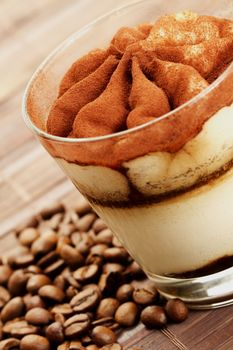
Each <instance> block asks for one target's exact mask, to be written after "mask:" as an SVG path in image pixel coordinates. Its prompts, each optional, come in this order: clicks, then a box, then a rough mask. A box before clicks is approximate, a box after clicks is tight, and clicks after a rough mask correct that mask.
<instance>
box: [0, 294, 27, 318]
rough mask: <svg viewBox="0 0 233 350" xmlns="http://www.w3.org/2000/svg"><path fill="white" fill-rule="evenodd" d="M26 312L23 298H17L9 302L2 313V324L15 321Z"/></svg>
mask: <svg viewBox="0 0 233 350" xmlns="http://www.w3.org/2000/svg"><path fill="white" fill-rule="evenodd" d="M23 312H24V302H23V299H22V298H21V297H15V298H13V299H11V300H10V301H8V303H7V304H6V305H5V306H4V307H3V309H2V311H1V320H2V322H4V323H5V322H7V321H10V320H13V319H14V318H16V317H20V316H21V315H22V314H23Z"/></svg>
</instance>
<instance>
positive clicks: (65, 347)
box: [57, 341, 70, 350]
mask: <svg viewBox="0 0 233 350" xmlns="http://www.w3.org/2000/svg"><path fill="white" fill-rule="evenodd" d="M69 346H70V342H68V341H65V342H64V343H62V344H60V345H58V347H57V350H69Z"/></svg>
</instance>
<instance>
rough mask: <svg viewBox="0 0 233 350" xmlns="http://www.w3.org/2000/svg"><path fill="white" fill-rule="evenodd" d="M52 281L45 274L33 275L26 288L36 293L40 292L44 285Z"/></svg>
mask: <svg viewBox="0 0 233 350" xmlns="http://www.w3.org/2000/svg"><path fill="white" fill-rule="evenodd" d="M50 283H51V280H50V278H49V277H48V276H46V275H43V274H38V275H33V276H31V277H30V278H29V280H28V282H27V287H26V288H27V291H28V292H29V293H32V294H35V293H37V292H38V290H39V289H40V288H41V287H42V286H44V285H46V284H50Z"/></svg>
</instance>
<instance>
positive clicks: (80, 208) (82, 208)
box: [74, 199, 91, 215]
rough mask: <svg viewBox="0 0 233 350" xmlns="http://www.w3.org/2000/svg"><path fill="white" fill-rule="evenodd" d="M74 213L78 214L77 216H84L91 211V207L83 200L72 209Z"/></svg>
mask: <svg viewBox="0 0 233 350" xmlns="http://www.w3.org/2000/svg"><path fill="white" fill-rule="evenodd" d="M74 210H75V212H76V213H78V214H79V215H84V214H86V213H88V212H90V211H91V206H90V204H89V203H88V202H87V201H86V200H84V199H81V200H80V201H79V202H78V203H77V204H76V206H75V208H74Z"/></svg>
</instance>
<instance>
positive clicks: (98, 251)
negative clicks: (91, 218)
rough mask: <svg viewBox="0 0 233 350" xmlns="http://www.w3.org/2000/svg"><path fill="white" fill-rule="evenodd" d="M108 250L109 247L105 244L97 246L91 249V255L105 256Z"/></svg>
mask: <svg viewBox="0 0 233 350" xmlns="http://www.w3.org/2000/svg"><path fill="white" fill-rule="evenodd" d="M106 249H108V245H107V244H104V243H99V244H95V245H94V246H93V247H91V249H90V253H91V254H92V255H100V256H103V254H104V252H105V250H106Z"/></svg>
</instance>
